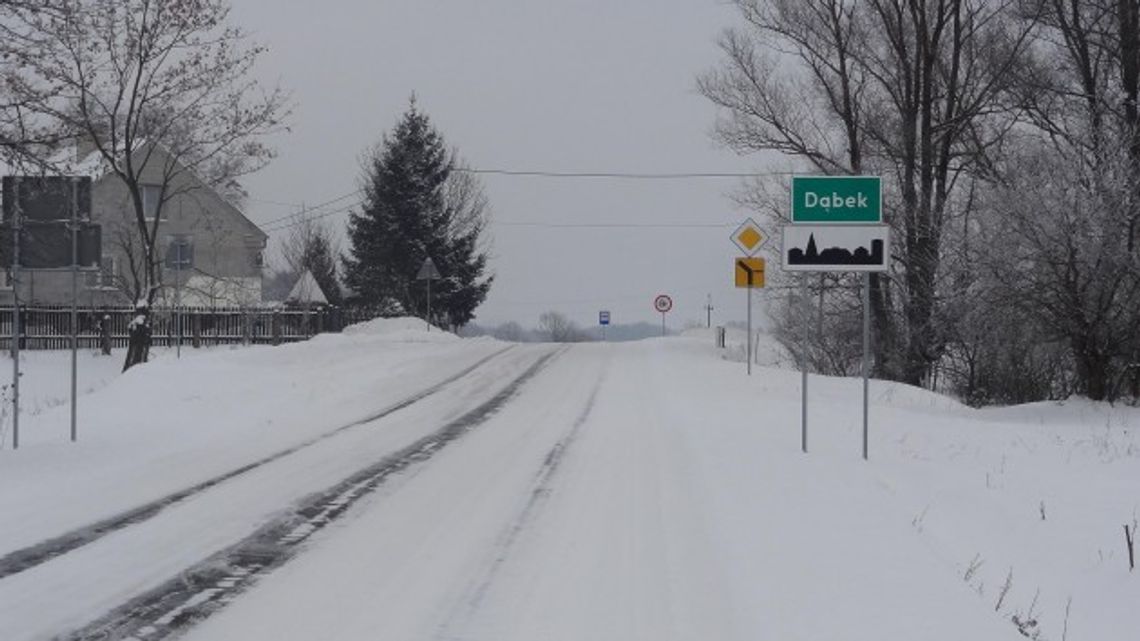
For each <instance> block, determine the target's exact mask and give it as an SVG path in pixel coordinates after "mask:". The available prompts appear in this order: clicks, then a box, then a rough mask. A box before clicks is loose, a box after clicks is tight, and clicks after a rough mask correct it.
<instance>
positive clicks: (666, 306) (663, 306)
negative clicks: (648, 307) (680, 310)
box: [653, 294, 673, 314]
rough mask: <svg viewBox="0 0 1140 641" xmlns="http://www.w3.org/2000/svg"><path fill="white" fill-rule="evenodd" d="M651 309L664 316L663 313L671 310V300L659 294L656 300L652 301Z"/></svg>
mask: <svg viewBox="0 0 1140 641" xmlns="http://www.w3.org/2000/svg"><path fill="white" fill-rule="evenodd" d="M653 309H656V310H657V311H659V312H661V313H662V314H664V313H665V312H667V311H669V310H671V309H673V299H672V298H669V297H668V296H666V295H665V294H661V295H660V296H658V297H657V298H654V299H653Z"/></svg>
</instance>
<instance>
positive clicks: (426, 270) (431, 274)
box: [416, 257, 441, 332]
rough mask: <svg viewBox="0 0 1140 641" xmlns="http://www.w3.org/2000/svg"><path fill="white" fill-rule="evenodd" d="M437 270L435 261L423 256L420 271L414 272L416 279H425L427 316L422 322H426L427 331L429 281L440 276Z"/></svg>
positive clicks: (428, 323) (428, 322)
mask: <svg viewBox="0 0 1140 641" xmlns="http://www.w3.org/2000/svg"><path fill="white" fill-rule="evenodd" d="M440 277H441V276H440V274H439V270H438V269H436V268H435V263H434V262H433V261H432V259H431V258H430V257H429V258H425V259H424V264H423V265H420V271H419V273H417V274H416V280H426V281H427V316H426V317H425V318H424V322H425V323H426V324H427V331H429V332H430V331H431V282H432V281H433V280H435V279H437V278H440Z"/></svg>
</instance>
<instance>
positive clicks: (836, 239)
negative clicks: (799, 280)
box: [784, 225, 890, 272]
mask: <svg viewBox="0 0 1140 641" xmlns="http://www.w3.org/2000/svg"><path fill="white" fill-rule="evenodd" d="M889 241H890V228H889V227H887V226H886V225H785V226H784V271H793V272H796V271H799V272H879V271H886V269H887V265H888V263H889V261H890V242H889Z"/></svg>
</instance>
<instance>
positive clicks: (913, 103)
mask: <svg viewBox="0 0 1140 641" xmlns="http://www.w3.org/2000/svg"><path fill="white" fill-rule="evenodd" d="M734 3H735V4H736V5H737V6H738V8H739V9H740V12H741V15H742V17H743V19H744V22H745V28H744V29H740V30H733V31H729V32H727V33H726V34H725V35H724V36H723V37H722V39H721V49H722V51H723V52H724V62H723V63H722V65H721V66H720V67H719V68H718V69H716V70H713V71H711V72H709V73H706V74H705V75H704V76H702V77H701V78H700V79H699V80H698V87H699V89H700V90H701V92H702V93H703V94H704V95H705V96H706V97H708V98H709V99H710V100H711V101H712V102H713V103H714V104H716V105H717V106H718V107H720V108H721V110H722V117H721V118H720V119H719V120H718V123H717V128H716V133H717V136H718V138H719V139H720V140H721V141H722V142H724V143H725V144H727V145H728V146H730V147H731V148H733V149H735V150H737V151H738V152H740V153H756V152H771V151H775V152H779V153H782V154H784V155H786V156H788V157H790V158H793V159H795V160H797V161H798V162H800V163H802V165H803V166H806V167H807V168H808V169H809V170H814V171H817V172H819V173H824V174H860V173H879V174H883V175H884V176H885V177H886V180H885V185H884V190H885V192H886V193H885V196H886V201H885V209H886V220H887V222H889V223H890V224H891V225H892V227H893V228H894V230H895V235H896V238H898V239H899V241H900V242H898V243H896V247H897V248H898V250H897V251H896V252H895V255H894V257H893V258H894V261H893V264H892V271H891V274H890V279H889V280H888V279H883V278H878V277H875V278H873V279H872V283H871V286H872V287H871V290H872V291H871V294H872V295H871V302H872V313H873V315H874V317H875V321H876V322H875V326H876V329H877V332H876V338H877V340H876V341H875V343H876V356H877V361H878V369H879V372H880V374H881V375H884V376H888V377H892V378H897V379H900V380H904V381H907V382H911V383H920V382H922V381H923V380H924V379H925V378H926V375H927V374H928V372H929V368H930V365H931V364H932V363H934V362H935V361H937V360H938V359H939V358H940V356H941V353H942V349H943V346H944V344H945V340H946V337H945V331H944V329H945V328H944V327H942V326H941V324H940V319H941V311H940V309H939V308H940V306H941V305H943V304H944V303H945V299H946V297H947V296H946V295H947V294H948V293H949V290H948V288H947V285H946V284H945V283H944V282H943V281H942V280H941V279H942V278H943V277H944V275H945V271H946V270H945V266H944V265H943V263H942V259H943V255H944V250H945V248H944V247H943V240H944V228H945V226H946V224H947V222H948V221H949V220H951V219H952V218H954V217H957V216H962V215H965V213H966V212H968V211H969V207H970V203H971V201H970V199H969V198H968V196H967V195H966V194H964V193H962V192H963V191H965V190H963V189H961V188H960V187H961V186H960V182H959V181H960V178H961V177H962V176H963V175H978V174H985V172H986V171H987V168H988V165H989V160H988V157H989V154H990V150H991V149H992V148H993V147H994V146H995V145H997V144H999V142H1000V140H1001V139H1002V137H1003V136H1004V134H1005V133H1006V131H1007V130H1008V127H1009V126H1010V124H1009V123H1010V122H1011V121H1012V116H1010V115H1008V114H1007V111H1008V110H1005V109H1003V105H1002V102H1001V97H1002V91H1003V89H1004V88H1005V86H1006V83H1007V81H1008V78H1009V76H1010V74H1011V73H1012V70H1013V69H1014V68H1015V66H1016V62H1017V61H1018V60H1019V58H1020V56H1021V55H1022V53H1023V52H1024V50H1025V48H1026V47H1027V46H1028V37H1029V33H1030V31H1031V26H1022V27H1021V28H1020V29H1018V28H1015V25H1014V22H1013V20H1012V18H1011V17H1010V16H1009V15H1008V14H1009V7H1010V6H1012V5H1013V4H1014V2H1013V0H1009V1H1007V2H991V1H986V0H946V1H942V2H931V1H926V0H866V1H865V2H849V1H845V0H772V1H761V0H734ZM770 209H774V207H773V208H770ZM842 290H843V288H840V289H839V290H837V291H838V292H841V291H842Z"/></svg>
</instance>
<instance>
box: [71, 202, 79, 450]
mask: <svg viewBox="0 0 1140 641" xmlns="http://www.w3.org/2000/svg"><path fill="white" fill-rule="evenodd" d="M78 352H79V184H78V182H77V181H76V180H75V179H72V181H71V442H72V443H74V442H75V439H76V437H77V436H78V435H77V429H76V414H77V411H76V406H75V402H76V400H77V399H78V394H77V393H76V386H77V380H78V378H79V364H78V356H77V354H78Z"/></svg>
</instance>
